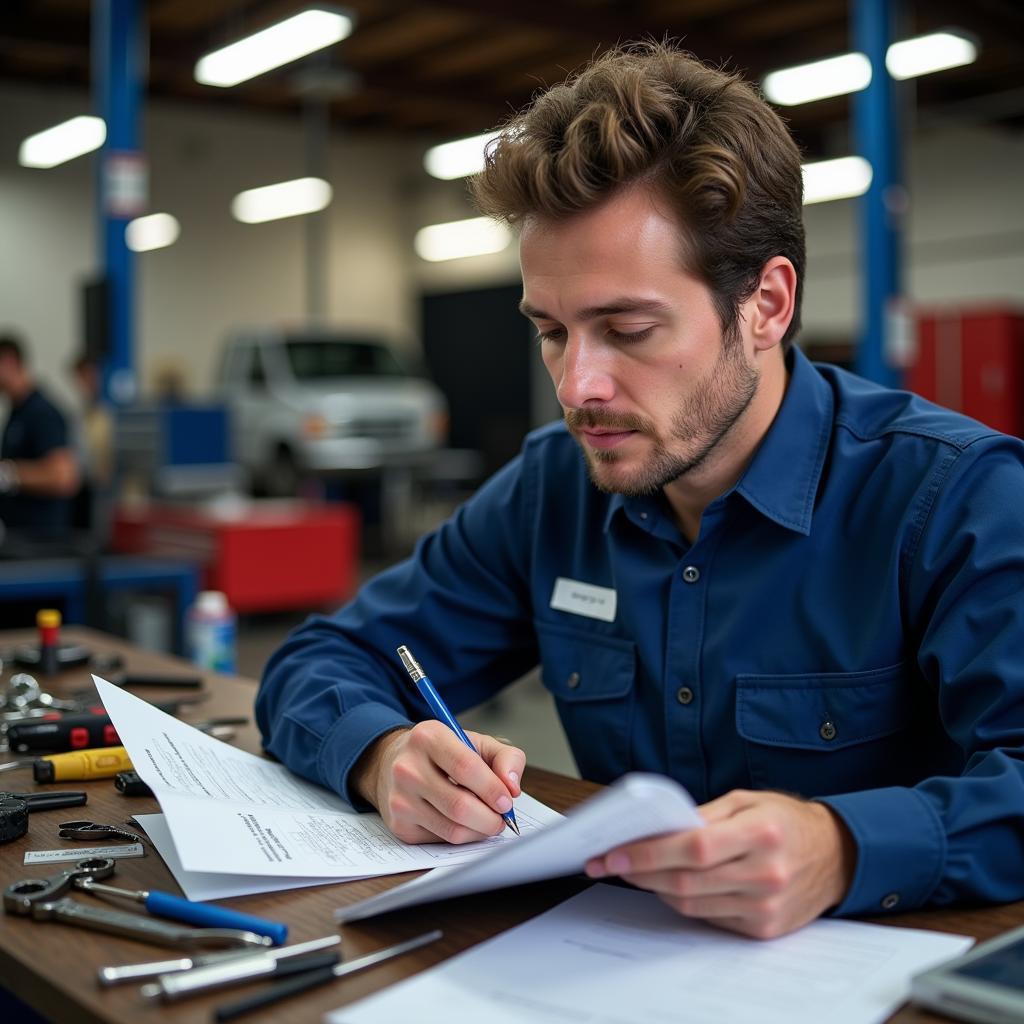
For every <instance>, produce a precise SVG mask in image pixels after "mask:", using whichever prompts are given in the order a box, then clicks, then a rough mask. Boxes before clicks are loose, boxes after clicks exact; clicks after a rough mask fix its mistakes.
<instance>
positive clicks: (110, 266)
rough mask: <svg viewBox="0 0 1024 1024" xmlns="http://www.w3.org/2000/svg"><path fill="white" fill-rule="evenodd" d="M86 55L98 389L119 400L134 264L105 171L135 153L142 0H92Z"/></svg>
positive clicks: (130, 372)
mask: <svg viewBox="0 0 1024 1024" xmlns="http://www.w3.org/2000/svg"><path fill="white" fill-rule="evenodd" d="M92 6H93V16H92V58H93V92H94V103H95V107H96V113H97V114H98V115H99V116H100V117H102V118H103V120H104V121H105V122H106V125H107V140H106V143H105V144H104V146H103V149H102V150H101V151H100V158H99V161H98V162H97V167H98V173H97V182H96V183H97V189H96V203H97V222H98V225H99V230H98V233H97V234H98V239H99V262H100V266H101V268H102V269H103V273H104V274H105V276H106V278H107V280H108V282H109V285H110V307H109V310H108V313H109V323H110V352H109V355H108V358H107V360H106V362H105V364H104V367H103V394H104V398H105V399H106V400H107V401H108V402H112V403H113V404H115V405H124V404H126V403H127V402H130V401H131V400H132V399H133V398H134V397H135V392H136V386H135V358H134V355H135V352H134V348H135V265H134V259H133V253H132V251H131V250H130V249H129V248H128V246H127V244H126V242H125V237H124V229H125V226H126V225H127V223H128V221H129V220H131V215H129V216H125V215H123V214H119V213H117V212H116V211H111V209H110V207H109V204H108V203H107V202H106V198H107V196H108V187H107V186H108V182H107V174H108V172H109V158H110V156H111V154H114V153H116V154H118V155H119V156H120V155H123V154H128V155H130V154H136V155H140V156H141V154H139V107H140V102H141V95H142V61H143V59H144V50H143V46H144V38H143V34H142V27H143V24H142V9H143V0H93V5H92Z"/></svg>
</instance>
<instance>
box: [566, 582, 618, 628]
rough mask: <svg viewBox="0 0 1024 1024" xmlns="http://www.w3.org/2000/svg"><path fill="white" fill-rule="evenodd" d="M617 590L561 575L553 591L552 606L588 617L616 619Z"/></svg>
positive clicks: (609, 620)
mask: <svg viewBox="0 0 1024 1024" xmlns="http://www.w3.org/2000/svg"><path fill="white" fill-rule="evenodd" d="M615 601H616V595H615V591H614V590H612V589H611V588H610V587H596V586H594V584H593V583H581V582H580V581H579V580H570V579H567V578H566V577H565V576H559V577H558V578H557V579H556V580H555V589H554V590H553V591H552V592H551V607H552V608H557V609H558V611H560V612H570V613H571V614H573V615H585V616H586V617H587V618H588V619H601V620H602V621H603V622H614V621H615Z"/></svg>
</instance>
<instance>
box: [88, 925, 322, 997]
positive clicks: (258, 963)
mask: <svg viewBox="0 0 1024 1024" xmlns="http://www.w3.org/2000/svg"><path fill="white" fill-rule="evenodd" d="M340 944H341V938H340V937H339V936H337V935H326V936H324V938H322V939H310V940H309V941H308V942H298V943H296V944H295V945H294V946H282V947H281V948H280V949H258V950H254V949H228V950H224V951H222V952H216V953H199V954H197V955H195V956H179V957H176V958H174V959H167V961H151V962H148V963H145V964H125V965H123V966H120V967H104V968H100V969H99V972H98V974H97V979H98V981H99V984H100V985H106V986H109V985H120V984H124V983H125V982H129V981H145V980H146V979H148V978H158V977H163V976H165V975H175V974H182V973H183V972H185V971H187V972H189V973H191V972H196V971H199V970H200V969H201V968H202V969H203V970H206V969H207V968H211V967H222V966H224V965H226V964H232V965H234V964H239V966H240V971H239V973H238V974H236V973H233V971H232V972H231V973H230V977H231V980H228V981H225V982H224V984H225V985H227V984H231V983H232V981H236V980H237V981H238V982H239V983H241V982H243V981H245V980H247V979H248V978H249V977H254V978H255V977H263V976H264V975H266V974H268V973H270V972H271V971H272V970H273V965H275V964H281V963H283V962H287V961H289V959H293V958H295V957H300V956H306V955H308V954H309V953H315V952H319V951H322V950H324V949H333V948H336V947H337V946H339V945H340ZM243 963H244V964H245V965H246V969H247V970H246V972H242V971H241V965H242V964H243ZM266 965H269V967H267V966H266Z"/></svg>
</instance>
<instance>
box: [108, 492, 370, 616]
mask: <svg viewBox="0 0 1024 1024" xmlns="http://www.w3.org/2000/svg"><path fill="white" fill-rule="evenodd" d="M359 528H360V520H359V511H358V509H357V508H356V507H355V506H354V505H349V504H343V503H339V504H326V503H314V502H307V501H290V500H288V501H242V500H238V501H234V502H232V503H230V504H222V505H210V506H208V507H200V508H196V507H185V506H178V505H171V504H146V505H142V506H139V507H137V508H136V507H130V506H122V507H120V508H118V510H117V512H116V513H115V516H114V527H113V538H112V540H113V545H114V547H115V548H116V549H117V550H119V551H124V552H131V553H135V554H149V555H154V556H155V555H157V554H159V556H160V557H162V558H187V559H188V560H190V561H192V562H196V563H198V564H200V565H201V566H203V570H204V579H203V586H204V587H205V588H206V589H209V590H221V591H223V592H224V593H225V594H226V595H227V599H228V604H230V605H231V607H232V608H233V609H234V610H235V611H238V612H265V611H283V610H286V609H290V608H315V607H319V606H322V605H331V604H337V603H339V602H341V601H344V600H345V599H347V598H348V597H350V596H351V595H352V594H353V593H354V592H355V588H356V584H357V577H358V563H359Z"/></svg>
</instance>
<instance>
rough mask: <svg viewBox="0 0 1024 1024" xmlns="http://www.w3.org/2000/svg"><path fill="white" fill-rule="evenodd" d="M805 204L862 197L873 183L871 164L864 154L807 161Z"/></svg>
mask: <svg viewBox="0 0 1024 1024" xmlns="http://www.w3.org/2000/svg"><path fill="white" fill-rule="evenodd" d="M801 170H802V171H803V174H804V206H808V205H810V204H811V203H827V202H828V201H829V200H831V199H851V198H852V197H853V196H862V195H863V194H864V193H865V192H867V190H868V188H869V187H870V185H871V164H869V163H868V162H867V160H865V159H864V157H862V156H844V157H840V158H839V159H838V160H820V161H818V162H817V163H813V164H804V165H803V167H802V168H801Z"/></svg>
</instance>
